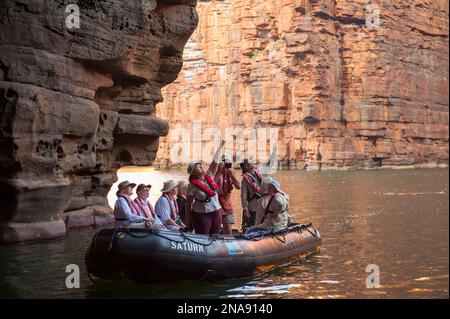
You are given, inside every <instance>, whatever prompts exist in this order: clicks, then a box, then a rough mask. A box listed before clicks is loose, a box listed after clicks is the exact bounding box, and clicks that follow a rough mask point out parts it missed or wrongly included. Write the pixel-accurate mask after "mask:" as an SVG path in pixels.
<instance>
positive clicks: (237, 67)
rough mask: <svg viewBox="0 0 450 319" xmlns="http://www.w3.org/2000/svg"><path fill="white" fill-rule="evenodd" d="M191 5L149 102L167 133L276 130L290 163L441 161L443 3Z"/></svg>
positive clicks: (341, 0)
mask: <svg viewBox="0 0 450 319" xmlns="http://www.w3.org/2000/svg"><path fill="white" fill-rule="evenodd" d="M369 3H371V4H372V5H374V4H377V5H378V8H379V25H377V24H376V23H377V19H376V12H375V11H374V7H373V6H372V7H367V5H368V4H369ZM197 11H198V14H199V27H198V28H197V30H196V31H195V33H194V34H193V36H192V37H191V39H190V40H189V42H188V44H187V45H186V49H185V51H184V60H185V63H184V66H183V69H182V71H181V73H180V75H179V77H178V79H177V80H176V81H175V82H174V83H172V84H171V85H169V86H167V87H166V88H164V89H163V96H164V98H165V101H164V103H162V104H161V107H159V108H158V113H157V114H158V115H159V116H160V117H162V118H164V119H166V120H168V121H169V123H170V127H171V132H175V131H174V130H173V129H175V128H187V129H189V130H190V131H189V132H190V133H191V134H192V122H193V121H201V125H202V127H203V128H206V127H217V128H219V129H222V130H224V129H225V128H227V127H254V128H268V127H273V128H278V129H279V135H278V136H279V154H278V157H279V160H280V163H281V165H282V167H290V168H305V169H329V168H336V169H339V168H376V167H406V166H411V165H412V166H435V165H447V164H448V111H449V103H448V102H449V100H448V99H449V97H448V93H449V92H448V84H449V83H448V53H449V52H448V1H433V0H407V1H401V2H399V1H379V0H378V1H377V0H376V1H363V0H359V1H354V0H337V1H329V0H314V1H313V0H310V1H308V0H280V1H262V0H223V1H218V0H212V1H201V2H199V4H198V7H197ZM366 20H367V22H368V23H367V22H366ZM190 138H191V141H190V142H192V135H191V137H190ZM180 139H181V137H180V136H173V135H172V133H169V136H168V137H167V138H164V139H163V140H162V141H164V142H161V146H160V151H159V152H158V159H157V163H158V165H161V166H170V165H173V164H174V163H173V159H172V157H171V151H173V149H174V147H175V146H174V145H175V143H178V142H179V141H180ZM208 139H210V137H209V136H205V137H204V139H203V144H205V143H206V142H207V140H208ZM259 141H261V139H259ZM175 153H176V152H175ZM175 153H174V154H175ZM189 155H190V157H191V159H194V158H196V157H199V154H193V153H192V152H191V154H189Z"/></svg>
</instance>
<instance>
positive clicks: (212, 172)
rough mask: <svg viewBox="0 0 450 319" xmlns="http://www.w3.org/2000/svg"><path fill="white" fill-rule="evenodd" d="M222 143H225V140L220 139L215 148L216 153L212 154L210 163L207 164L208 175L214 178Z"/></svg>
mask: <svg viewBox="0 0 450 319" xmlns="http://www.w3.org/2000/svg"><path fill="white" fill-rule="evenodd" d="M224 144H225V141H224V140H222V141H221V142H220V146H219V148H218V149H217V151H216V153H215V154H214V157H213V160H212V162H211V164H210V165H209V168H208V171H207V173H209V175H210V176H211V177H212V178H214V177H215V176H216V172H217V168H218V167H219V162H220V156H221V155H222V147H223V145H224Z"/></svg>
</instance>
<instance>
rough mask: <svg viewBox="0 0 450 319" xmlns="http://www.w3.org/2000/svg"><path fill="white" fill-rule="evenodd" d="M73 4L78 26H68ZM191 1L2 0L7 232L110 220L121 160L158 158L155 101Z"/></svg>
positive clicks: (2, 177) (2, 215) (18, 236)
mask: <svg viewBox="0 0 450 319" xmlns="http://www.w3.org/2000/svg"><path fill="white" fill-rule="evenodd" d="M70 3H76V4H78V6H79V9H80V28H78V29H77V28H71V29H68V28H67V25H66V18H67V16H68V15H69V14H70V13H71V12H68V13H66V12H65V9H66V5H67V4H70ZM195 5H196V0H139V1H119V0H98V1H92V0H78V1H63V0H45V1H41V0H3V1H1V2H0V148H1V154H0V242H17V241H25V240H38V239H46V238H54V237H58V236H62V235H64V233H65V232H66V225H65V222H66V223H67V227H84V226H88V225H99V224H102V223H106V222H110V221H111V211H110V209H109V207H108V206H107V203H106V194H107V193H108V191H109V189H110V187H111V185H112V184H113V183H114V182H115V181H116V179H117V177H116V170H117V169H118V168H119V167H122V166H126V165H151V164H152V163H153V161H154V159H155V156H156V151H157V149H158V139H159V137H160V136H164V135H166V134H167V132H168V125H167V122H166V121H164V120H161V119H159V118H158V117H156V116H155V105H156V104H157V103H159V102H161V101H162V96H161V87H163V86H165V85H167V84H168V83H170V82H171V81H173V80H175V79H176V77H177V74H178V72H179V71H180V69H181V66H182V51H183V48H184V45H185V43H186V42H187V40H188V39H189V37H190V35H191V34H192V32H193V31H194V29H195V27H196V25H197V22H198V17H197V14H196V11H195ZM72 13H73V11H72ZM64 221H65V222H64Z"/></svg>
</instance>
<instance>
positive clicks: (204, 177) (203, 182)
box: [186, 141, 225, 235]
mask: <svg viewBox="0 0 450 319" xmlns="http://www.w3.org/2000/svg"><path fill="white" fill-rule="evenodd" d="M224 144H225V141H222V142H221V144H220V146H219V148H218V149H217V151H216V153H215V155H214V157H213V161H212V163H211V164H210V165H209V168H208V170H207V171H206V172H205V171H204V170H203V168H202V165H201V162H199V161H198V162H194V163H191V164H190V165H189V167H188V169H187V172H188V174H189V186H188V192H187V199H186V223H187V226H188V227H189V228H192V226H193V228H194V230H195V233H196V234H210V235H211V234H219V233H220V230H221V226H222V207H221V205H220V203H219V196H218V188H219V185H217V184H216V182H215V181H214V177H215V175H216V172H217V168H218V166H219V162H220V157H221V152H222V147H223V145H224Z"/></svg>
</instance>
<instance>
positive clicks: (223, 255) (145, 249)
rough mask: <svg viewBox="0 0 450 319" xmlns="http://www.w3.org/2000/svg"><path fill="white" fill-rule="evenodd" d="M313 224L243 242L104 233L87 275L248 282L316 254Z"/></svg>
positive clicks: (166, 233) (157, 233)
mask: <svg viewBox="0 0 450 319" xmlns="http://www.w3.org/2000/svg"><path fill="white" fill-rule="evenodd" d="M320 243H321V238H320V233H319V231H318V230H317V229H316V228H315V227H314V226H313V225H312V224H307V225H303V224H292V225H290V227H288V229H286V230H285V231H282V232H278V233H270V234H266V235H258V236H256V237H254V236H250V237H249V236H248V235H242V234H236V235H233V236H231V235H228V236H227V235H213V236H209V235H196V234H191V233H182V232H169V231H155V230H150V229H125V228H123V229H122V228H118V229H103V230H100V231H98V232H97V233H96V234H95V236H94V238H93V239H92V243H91V245H90V247H89V249H88V251H87V253H86V266H87V270H88V272H89V273H90V274H92V275H94V276H96V277H99V278H105V279H114V278H120V277H123V276H125V277H127V278H129V279H130V280H132V281H134V282H137V283H148V282H166V281H170V280H180V279H192V280H220V279H226V278H237V277H251V276H254V275H258V274H260V273H262V272H265V271H268V270H271V269H274V268H276V267H278V266H280V265H283V264H286V263H289V262H292V261H294V260H296V259H299V258H303V257H305V256H307V255H309V254H311V253H314V252H317V251H318V250H319V249H320Z"/></svg>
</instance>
